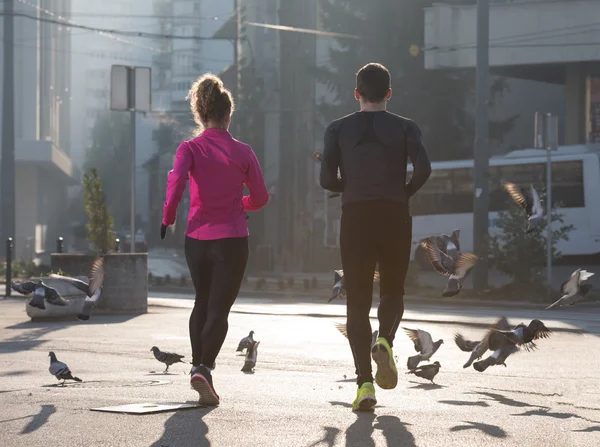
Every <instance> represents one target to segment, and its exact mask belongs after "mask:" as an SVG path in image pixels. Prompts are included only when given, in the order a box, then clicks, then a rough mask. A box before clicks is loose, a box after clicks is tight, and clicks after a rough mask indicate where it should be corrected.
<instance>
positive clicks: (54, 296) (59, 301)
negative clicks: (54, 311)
mask: <svg viewBox="0 0 600 447" xmlns="http://www.w3.org/2000/svg"><path fill="white" fill-rule="evenodd" d="M11 288H12V289H13V290H14V291H15V292H19V293H21V294H23V295H30V294H31V293H32V292H33V298H32V299H31V301H29V305H30V306H32V307H37V308H38V309H41V310H45V309H46V305H45V303H44V300H46V301H48V303H50V304H52V305H54V306H66V305H67V304H68V303H67V301H66V300H65V299H64V298H63V297H62V296H60V294H59V293H58V292H57V291H56V289H54V288H52V287H50V286H48V285H46V284H44V282H43V281H42V280H41V279H40V280H38V281H37V282H34V281H27V282H23V283H20V284H11Z"/></svg>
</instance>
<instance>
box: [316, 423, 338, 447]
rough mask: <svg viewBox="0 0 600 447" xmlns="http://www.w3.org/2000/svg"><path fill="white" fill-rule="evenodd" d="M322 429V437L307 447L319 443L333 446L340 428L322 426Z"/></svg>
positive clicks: (329, 446) (328, 446)
mask: <svg viewBox="0 0 600 447" xmlns="http://www.w3.org/2000/svg"><path fill="white" fill-rule="evenodd" d="M323 430H324V431H325V433H324V434H323V437H322V438H321V439H319V440H318V441H316V442H313V443H312V444H311V445H309V446H308V447H316V446H318V445H321V444H325V445H326V446H327V447H333V446H334V445H335V441H336V440H337V437H338V436H339V434H340V432H341V430H340V429H339V428H336V427H323Z"/></svg>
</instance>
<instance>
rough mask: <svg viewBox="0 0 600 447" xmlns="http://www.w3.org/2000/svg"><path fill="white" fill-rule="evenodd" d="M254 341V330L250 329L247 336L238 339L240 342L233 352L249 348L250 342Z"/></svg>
mask: <svg viewBox="0 0 600 447" xmlns="http://www.w3.org/2000/svg"><path fill="white" fill-rule="evenodd" d="M253 342H254V331H250V333H249V334H248V336H247V337H244V338H242V339H241V340H240V344H239V345H238V347H237V349H236V350H235V352H243V351H244V349H248V348H250V346H252V343H253Z"/></svg>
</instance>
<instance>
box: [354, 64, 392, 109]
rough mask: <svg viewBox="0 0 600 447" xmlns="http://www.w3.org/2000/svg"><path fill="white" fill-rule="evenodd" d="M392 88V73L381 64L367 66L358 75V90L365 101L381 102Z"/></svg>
mask: <svg viewBox="0 0 600 447" xmlns="http://www.w3.org/2000/svg"><path fill="white" fill-rule="evenodd" d="M390 88H391V80H390V72H389V70H388V69H387V68H385V67H384V66H383V65H381V64H376V63H370V64H367V65H365V66H364V67H363V68H361V69H360V70H358V73H356V89H357V90H358V93H359V95H360V97H361V98H362V99H363V100H364V101H367V102H381V101H383V100H384V99H385V96H386V95H387V92H388V90H389V89H390Z"/></svg>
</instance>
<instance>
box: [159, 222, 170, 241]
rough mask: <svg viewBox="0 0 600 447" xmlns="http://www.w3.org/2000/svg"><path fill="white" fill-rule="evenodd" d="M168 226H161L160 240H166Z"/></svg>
mask: <svg viewBox="0 0 600 447" xmlns="http://www.w3.org/2000/svg"><path fill="white" fill-rule="evenodd" d="M167 228H168V227H167V226H166V225H165V224H160V238H161V239H164V238H165V236H166V235H167Z"/></svg>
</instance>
